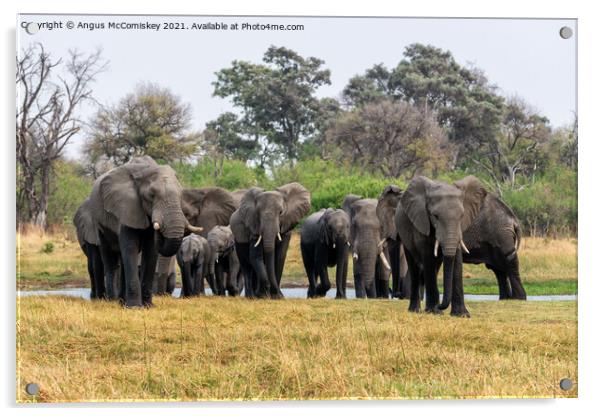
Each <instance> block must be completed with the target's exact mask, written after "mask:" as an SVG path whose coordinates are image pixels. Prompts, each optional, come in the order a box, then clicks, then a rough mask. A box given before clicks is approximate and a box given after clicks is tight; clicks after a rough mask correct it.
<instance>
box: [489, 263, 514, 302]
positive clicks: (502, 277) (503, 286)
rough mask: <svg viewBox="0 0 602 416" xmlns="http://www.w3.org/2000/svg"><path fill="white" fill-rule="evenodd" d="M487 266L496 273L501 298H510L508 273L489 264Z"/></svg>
mask: <svg viewBox="0 0 602 416" xmlns="http://www.w3.org/2000/svg"><path fill="white" fill-rule="evenodd" d="M487 268H488V269H490V270H491V271H492V272H493V273H494V274H495V278H496V280H497V285H498V288H499V292H500V300H504V299H510V295H511V293H512V292H511V289H510V282H509V281H508V278H507V277H506V273H504V272H502V271H501V270H500V269H498V268H495V267H493V266H489V265H487Z"/></svg>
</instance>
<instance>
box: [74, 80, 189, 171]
mask: <svg viewBox="0 0 602 416" xmlns="http://www.w3.org/2000/svg"><path fill="white" fill-rule="evenodd" d="M191 113H192V110H191V107H190V105H189V104H185V103H182V101H181V99H180V97H178V96H177V95H175V94H174V93H172V92H171V91H170V90H169V89H168V88H163V87H160V86H158V85H156V84H140V85H138V86H137V87H136V89H135V90H134V92H132V93H130V94H128V95H126V96H125V97H124V98H122V99H121V100H120V101H119V102H118V103H117V104H116V105H113V106H108V107H103V108H101V109H100V110H99V111H98V112H97V113H96V114H95V115H94V117H93V118H92V120H91V121H90V129H89V132H88V138H87V143H86V153H87V155H88V158H89V164H91V165H95V164H97V163H98V162H102V161H103V160H109V161H111V162H112V163H113V164H114V165H122V164H124V163H126V162H127V161H129V160H130V159H131V158H133V157H135V156H142V155H148V156H151V157H153V158H154V159H156V160H159V161H165V162H174V161H177V160H183V159H185V158H187V157H189V156H190V155H192V154H193V153H194V152H195V151H196V150H197V147H198V141H199V138H200V134H199V133H197V132H192V131H190V123H191V119H192V114H191Z"/></svg>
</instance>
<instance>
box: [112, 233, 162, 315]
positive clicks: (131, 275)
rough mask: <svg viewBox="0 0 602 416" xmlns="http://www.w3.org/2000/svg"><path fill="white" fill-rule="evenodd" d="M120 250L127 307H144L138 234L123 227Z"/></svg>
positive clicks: (120, 234)
mask: <svg viewBox="0 0 602 416" xmlns="http://www.w3.org/2000/svg"><path fill="white" fill-rule="evenodd" d="M119 248H120V251H121V261H122V268H123V277H124V281H125V285H124V286H125V288H124V289H125V306H126V307H128V308H130V307H140V306H142V293H141V292H142V290H141V285H140V276H139V272H138V253H139V252H140V238H139V236H138V233H137V232H136V231H135V230H133V229H131V228H129V227H126V226H121V228H120V230H119ZM153 272H154V270H153Z"/></svg>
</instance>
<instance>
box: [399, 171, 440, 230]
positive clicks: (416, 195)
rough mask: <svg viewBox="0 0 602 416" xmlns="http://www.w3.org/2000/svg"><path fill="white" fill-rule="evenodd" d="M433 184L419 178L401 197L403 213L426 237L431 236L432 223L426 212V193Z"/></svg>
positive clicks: (413, 181)
mask: <svg viewBox="0 0 602 416" xmlns="http://www.w3.org/2000/svg"><path fill="white" fill-rule="evenodd" d="M431 183H432V182H431V181H430V179H428V178H425V177H424V176H417V177H415V178H414V179H412V182H410V185H409V186H408V189H406V190H405V192H404V193H403V195H402V196H401V206H402V208H403V212H404V213H405V214H406V215H407V216H408V218H409V219H410V221H411V222H412V225H414V227H416V229H417V230H418V231H420V233H421V234H424V235H429V234H430V232H431V221H430V220H429V216H428V212H427V211H426V191H427V189H428V187H429V186H430V185H431Z"/></svg>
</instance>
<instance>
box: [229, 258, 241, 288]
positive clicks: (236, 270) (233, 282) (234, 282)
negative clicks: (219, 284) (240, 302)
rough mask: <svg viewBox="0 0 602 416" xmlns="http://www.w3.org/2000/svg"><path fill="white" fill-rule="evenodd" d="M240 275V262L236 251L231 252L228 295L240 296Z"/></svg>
mask: <svg viewBox="0 0 602 416" xmlns="http://www.w3.org/2000/svg"><path fill="white" fill-rule="evenodd" d="M239 275H240V263H239V262H238V259H237V258H236V253H234V252H231V253H230V255H228V280H227V281H228V284H227V289H228V295H230V296H238V295H240V284H239Z"/></svg>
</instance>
